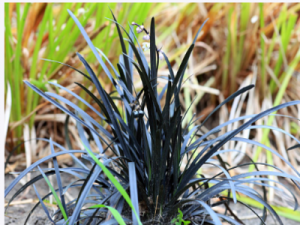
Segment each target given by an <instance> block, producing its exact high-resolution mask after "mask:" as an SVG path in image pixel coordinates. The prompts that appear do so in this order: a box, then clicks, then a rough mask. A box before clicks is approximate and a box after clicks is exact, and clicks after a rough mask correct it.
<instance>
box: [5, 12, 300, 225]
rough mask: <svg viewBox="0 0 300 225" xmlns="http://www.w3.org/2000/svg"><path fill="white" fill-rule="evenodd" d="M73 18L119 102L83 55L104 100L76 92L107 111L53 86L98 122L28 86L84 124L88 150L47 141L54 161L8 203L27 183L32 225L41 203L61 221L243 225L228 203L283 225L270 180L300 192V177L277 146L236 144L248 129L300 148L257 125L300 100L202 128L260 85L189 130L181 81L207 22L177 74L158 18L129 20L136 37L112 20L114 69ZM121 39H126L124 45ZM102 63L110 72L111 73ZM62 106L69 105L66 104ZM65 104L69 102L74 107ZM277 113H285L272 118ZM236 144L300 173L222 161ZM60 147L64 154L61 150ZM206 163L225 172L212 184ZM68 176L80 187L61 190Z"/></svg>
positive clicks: (54, 220) (51, 216) (73, 185)
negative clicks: (163, 69)
mask: <svg viewBox="0 0 300 225" xmlns="http://www.w3.org/2000/svg"><path fill="white" fill-rule="evenodd" d="M69 14H70V16H71V17H72V18H73V19H74V21H75V23H76V24H77V26H78V28H79V29H80V31H81V33H82V35H83V36H84V38H85V40H86V41H87V43H88V45H89V47H90V48H91V50H92V51H93V53H94V55H95V56H96V58H97V60H98V61H99V63H100V65H101V67H102V68H103V70H104V71H105V73H106V75H107V76H108V77H109V79H110V81H111V82H112V84H113V86H114V87H115V90H116V92H117V93H118V94H119V96H118V99H116V98H113V97H112V96H111V95H110V94H109V93H107V92H106V91H105V90H104V88H103V86H102V85H101V83H100V82H99V80H98V79H97V76H96V74H95V73H94V71H93V70H92V69H91V67H90V66H89V64H88V62H86V60H85V59H84V58H83V57H82V56H81V55H80V54H79V53H77V56H78V57H79V59H80V60H81V62H82V63H83V64H84V66H85V68H86V71H87V73H84V72H82V71H79V70H77V69H75V68H73V69H75V70H76V71H77V72H79V73H80V74H81V75H83V76H85V77H86V78H87V79H89V80H90V82H91V85H94V86H95V88H96V90H97V92H98V93H97V94H96V95H95V94H94V93H92V92H91V91H90V89H89V88H88V87H85V86H83V85H82V84H80V83H77V85H79V86H80V87H81V88H82V89H83V90H84V91H85V92H86V93H87V94H88V95H89V96H90V97H91V98H92V99H93V100H94V101H95V103H96V104H97V105H98V106H99V109H100V110H101V111H99V110H97V109H95V108H94V107H93V106H92V105H90V104H89V103H88V102H86V101H85V100H84V99H82V98H81V97H80V96H78V95H77V94H75V93H73V92H72V91H70V90H68V89H66V88H64V87H63V86H61V85H59V84H56V83H51V84H52V85H54V86H56V87H58V88H60V89H63V90H65V91H67V92H68V93H69V94H71V95H72V96H74V97H75V98H77V99H78V101H81V102H83V103H84V104H85V105H86V106H87V107H89V108H90V110H92V111H94V112H95V113H96V114H97V115H98V116H99V119H98V120H100V121H101V123H99V122H97V121H96V120H95V119H93V118H92V117H91V116H90V115H88V114H87V113H86V112H85V111H83V110H82V109H80V108H79V107H78V106H77V105H76V104H74V103H72V102H71V101H69V100H67V99H66V98H63V97H61V96H60V95H58V94H56V93H50V92H46V93H44V92H42V91H41V90H39V89H38V88H36V87H35V86H33V85H32V84H30V83H29V82H28V81H25V83H26V85H28V86H29V87H31V88H32V89H33V90H34V91H35V92H36V93H38V94H39V95H41V96H42V97H44V98H45V99H46V100H48V101H50V102H51V103H53V104H54V105H55V106H56V107H58V108H59V109H61V110H62V111H63V112H65V113H66V114H67V115H68V116H71V117H73V118H74V119H75V120H76V121H77V128H78V132H79V135H80V138H81V141H82V144H83V146H84V149H82V150H66V149H65V148H64V147H63V146H61V145H59V144H57V143H54V142H53V141H52V140H51V139H50V140H45V141H48V142H49V143H50V147H51V155H49V156H47V157H45V158H43V159H40V160H39V161H37V162H35V163H34V164H32V165H31V166H30V167H28V168H27V169H25V170H24V171H23V172H21V173H20V175H19V176H18V177H17V178H16V179H15V180H14V181H13V182H12V183H11V184H10V185H9V186H8V188H7V189H6V190H5V196H7V195H8V194H9V193H10V191H11V190H12V189H13V187H14V186H15V185H16V184H17V183H18V182H19V181H20V180H21V179H22V178H23V177H24V176H25V175H26V174H27V173H29V172H31V171H33V170H34V169H35V170H38V171H40V175H38V176H36V177H34V178H33V179H31V180H30V181H28V182H27V183H26V184H25V185H23V186H22V187H21V188H20V189H19V190H17V192H16V193H15V194H14V195H13V196H12V197H11V198H10V200H9V203H10V202H12V201H13V199H14V198H16V197H17V196H18V195H19V194H20V193H21V192H22V191H24V190H25V189H26V188H27V187H28V186H30V185H33V187H34V190H35V191H36V195H37V197H38V199H39V200H40V201H39V203H37V204H36V206H35V207H34V208H33V209H32V211H31V212H30V213H29V215H28V216H27V219H26V221H25V224H26V223H27V221H28V220H29V218H30V216H31V215H32V213H34V210H35V209H36V208H37V207H38V206H39V205H41V206H42V207H43V209H44V211H45V213H46V216H47V217H48V218H49V220H50V221H51V222H52V223H54V224H175V223H176V224H182V223H183V224H188V223H193V224H222V222H223V221H227V222H229V223H231V224H243V222H242V221H241V220H240V219H239V216H238V215H235V214H234V213H233V212H232V210H231V209H230V207H229V203H230V202H231V201H233V202H234V203H236V204H242V205H244V206H246V207H247V208H249V209H250V210H251V211H252V212H253V213H254V214H255V215H256V216H257V217H258V218H259V219H260V221H261V224H266V223H265V221H266V211H267V210H269V211H270V213H271V214H272V215H273V216H274V218H275V219H276V221H277V222H278V223H279V224H283V223H282V221H281V219H280V217H279V216H278V215H277V213H276V212H275V211H274V209H273V208H272V207H271V206H270V205H269V204H268V202H267V195H266V188H274V189H276V191H281V192H283V193H285V192H286V191H285V190H283V189H280V188H278V187H275V186H271V185H270V183H269V182H270V181H273V182H277V181H275V180H272V179H270V177H269V176H278V177H284V178H288V179H291V180H292V181H293V182H294V183H295V185H296V186H297V187H298V188H299V189H300V187H299V183H300V173H299V172H298V171H296V169H295V168H294V167H293V166H292V165H291V163H289V162H288V161H287V160H286V159H285V158H283V157H282V156H281V155H280V154H279V153H277V152H276V151H274V150H273V149H271V148H269V147H268V146H265V145H263V144H261V143H259V142H256V141H254V140H251V139H246V138H242V137H239V136H238V134H239V133H240V132H241V131H243V130H245V129H256V128H267V129H275V130H277V131H279V132H283V133H285V134H286V135H289V136H290V137H291V138H293V139H295V140H296V141H297V143H298V144H300V141H298V140H297V139H296V138H295V137H294V136H292V135H291V134H288V133H286V132H285V131H283V130H281V129H279V128H276V127H268V126H264V125H261V126H254V125H253V123H255V122H256V121H257V120H259V119H261V118H263V117H265V116H270V114H271V113H274V112H276V111H277V110H279V109H281V108H284V107H288V106H292V105H296V104H300V101H292V102H288V103H284V104H281V105H278V106H276V107H274V108H271V109H268V110H266V111H264V112H261V113H259V114H256V115H247V116H243V117H239V118H236V119H233V120H230V121H227V122H225V123H223V124H221V125H219V126H217V127H215V128H213V129H212V130H210V131H208V132H206V133H204V134H202V135H199V133H198V131H201V128H202V127H203V126H204V124H205V123H206V122H207V120H208V119H209V118H210V117H211V115H212V114H213V113H215V112H216V111H217V110H218V109H220V107H221V106H223V105H224V104H226V103H228V102H229V101H231V100H232V99H234V98H235V97H237V96H239V95H241V94H243V93H245V92H247V91H248V90H250V89H252V88H253V87H254V85H250V86H247V87H245V88H242V89H240V90H238V91H237V92H236V93H234V94H232V95H231V96H229V97H228V98H227V99H226V100H225V101H223V102H222V103H221V104H220V105H218V106H217V107H216V108H215V109H214V110H213V111H212V112H211V113H210V114H209V115H208V116H207V118H205V120H204V121H203V122H202V123H201V124H200V125H198V126H193V124H194V123H195V121H197V118H194V117H193V118H192V120H191V121H189V123H188V125H187V127H183V126H182V121H183V119H184V118H185V115H186V113H182V111H181V105H180V101H179V94H180V89H181V85H182V83H183V74H184V73H185V70H186V68H187V63H188V59H189V57H190V55H191V53H192V51H193V48H194V44H195V41H196V40H197V36H198V34H199V33H200V31H201V28H202V27H203V26H204V24H205V23H204V24H202V26H201V28H200V29H199V31H198V33H197V34H196V36H195V38H194V41H193V43H192V45H191V46H190V47H189V48H188V50H187V52H186V54H185V56H184V58H183V60H182V62H181V64H180V66H179V69H178V71H177V72H176V73H174V71H173V69H172V67H171V64H170V62H169V60H168V57H167V56H166V54H165V53H164V52H163V51H162V50H161V49H158V48H157V47H156V43H155V41H156V40H155V25H154V24H155V23H154V18H152V20H151V26H150V32H148V31H147V30H146V29H145V28H144V27H143V26H140V25H138V24H136V23H132V24H131V25H130V31H129V32H127V31H126V30H125V29H124V28H123V27H122V26H121V25H120V24H118V23H117V21H116V19H115V17H114V15H113V20H112V21H113V22H114V23H115V24H116V28H117V30H118V34H119V38H120V44H121V47H122V52H123V54H122V55H121V56H120V58H119V63H118V64H117V67H116V68H115V67H114V66H113V65H112V64H111V63H110V61H109V59H108V58H107V57H106V56H105V55H104V54H103V53H102V52H101V50H99V49H97V48H96V47H94V45H93V44H92V42H91V40H90V39H89V37H88V35H87V33H86V32H85V30H84V28H83V27H82V25H81V24H80V23H79V21H78V20H77V18H76V17H75V16H74V15H73V13H72V12H70V11H69ZM134 28H136V31H137V33H141V32H145V33H146V35H145V36H144V38H143V39H144V40H147V39H149V40H150V45H149V48H150V64H148V62H147V60H146V57H145V55H144V53H143V51H142V48H141V46H140V44H139V43H138V41H137V37H136V36H135V33H134ZM124 33H125V34H126V36H127V38H123V34H124ZM127 47H128V49H127ZM102 57H104V58H105V60H106V62H107V63H108V64H109V66H110V67H111V69H112V71H113V72H114V76H113V75H112V74H111V72H110V69H109V67H107V66H106V64H105V63H104V61H103V60H102ZM162 57H163V58H164V60H165V62H166V63H167V66H168V69H169V76H168V77H165V78H164V79H167V81H168V82H167V84H166V86H165V87H164V88H163V90H162V91H161V92H160V93H158V90H157V84H158V83H157V82H158V76H157V70H158V67H159V59H160V58H162ZM53 62H54V61H53ZM66 66H68V65H66ZM134 70H136V71H137V73H138V74H139V77H140V79H141V81H142V84H143V88H142V89H141V90H140V91H139V92H136V90H135V88H134V86H133V71H134ZM163 98H164V99H165V101H164V105H162V104H161V102H162V101H161V100H162V99H163ZM55 99H56V100H59V101H60V102H63V103H64V104H60V103H59V102H58V101H56V100H55ZM115 101H121V102H122V105H123V109H122V111H120V110H119V108H118V106H117V105H116V102H115ZM63 105H67V106H68V108H66V107H64V106H63ZM123 111H124V112H123ZM272 116H282V115H279V114H272ZM245 119H247V122H244V123H243V124H242V125H241V126H240V127H238V128H237V129H234V130H231V131H229V132H227V133H225V134H222V135H220V136H218V137H216V138H212V135H213V134H214V135H216V134H218V132H219V131H220V129H222V128H223V127H225V126H228V125H229V124H232V123H234V122H238V121H243V120H245ZM103 123H107V124H108V125H109V126H110V128H111V132H108V131H107V130H106V129H104V127H103ZM86 131H89V133H90V134H91V135H92V139H93V140H94V142H95V143H96V145H97V147H98V150H99V152H93V151H92V150H91V147H90V143H89V140H88V139H87V137H86V135H85V132H86ZM229 141H239V142H245V143H247V144H250V145H256V146H260V147H263V148H265V149H266V150H268V151H270V152H272V153H273V154H275V155H276V156H278V157H279V158H280V159H281V160H283V161H284V162H285V163H287V164H288V165H289V166H290V167H291V169H292V170H293V171H294V172H295V174H296V175H290V174H287V173H285V172H283V171H282V170H281V169H280V168H277V167H275V166H273V165H269V164H267V163H254V162H253V161H251V158H250V157H249V161H250V162H249V163H244V164H241V165H236V166H234V167H230V166H229V165H228V164H227V163H226V162H224V161H223V160H222V158H221V156H220V154H222V153H225V152H229V151H238V149H224V145H225V144H226V143H227V142H229ZM103 146H106V147H105V148H104V147H103ZM55 148H56V150H59V151H55ZM108 149H109V150H111V151H112V152H113V153H114V156H113V157H107V156H106V155H105V152H106V151H107V150H108ZM74 153H81V154H82V158H83V159H85V161H84V162H86V163H83V161H80V160H79V159H77V158H76V157H75V156H74ZM63 154H69V155H71V156H72V157H73V159H74V161H76V162H77V164H76V167H69V168H59V166H58V163H57V158H56V157H57V156H59V155H63ZM47 160H53V165H54V168H52V169H41V168H40V164H42V163H43V162H45V161H47ZM183 160H186V163H185V167H184V169H183V170H181V169H180V168H181V166H182V163H183ZM87 164H88V165H87ZM206 164H210V165H213V166H215V167H217V168H219V169H220V171H221V172H220V173H219V174H216V175H215V176H213V177H205V175H204V174H201V173H199V171H200V169H201V168H202V167H203V166H204V165H206ZM249 165H255V168H256V171H254V172H248V173H244V174H239V175H235V176H230V173H229V171H230V170H234V169H236V168H238V167H245V166H249ZM258 165H264V166H270V167H273V169H274V170H273V171H259V170H258ZM61 173H67V174H70V175H72V176H74V177H76V181H74V182H72V183H69V184H67V185H66V184H63V183H64V182H63V180H62V178H61ZM52 175H55V176H56V180H57V185H58V188H57V189H55V188H54V187H53V186H52V184H51V183H50V182H49V179H48V177H49V176H52ZM41 179H45V181H46V182H47V184H48V185H49V187H50V189H51V192H50V193H49V194H48V195H46V196H43V197H41V196H40V195H39V193H38V190H37V189H36V187H35V186H34V183H35V182H36V181H39V180H41ZM248 184H252V185H254V186H261V188H262V190H263V195H261V194H260V193H258V192H257V191H256V190H255V189H254V188H251V187H249V185H248ZM78 187H79V188H80V192H79V194H78V196H77V197H76V199H74V200H72V201H70V202H66V199H65V193H66V192H67V191H68V190H69V189H71V188H78ZM287 190H289V189H287ZM224 193H225V194H224ZM238 194H243V195H245V196H248V197H250V198H252V199H253V200H255V201H257V202H259V203H261V204H262V205H263V206H264V213H263V216H260V215H258V214H257V213H256V212H255V211H254V210H253V209H252V208H251V206H249V205H247V204H246V203H243V202H240V201H238V200H237V197H236V196H237V195H238ZM291 194H292V196H293V197H294V201H295V210H296V209H297V207H298V203H297V199H296V197H295V196H294V195H293V193H291ZM51 195H53V197H54V199H55V200H56V202H57V205H58V209H57V211H55V212H54V213H50V212H49V210H48V209H47V207H46V206H45V204H44V202H43V200H45V199H46V198H48V197H49V196H51ZM220 206H224V207H225V208H226V210H225V213H224V214H220V213H218V212H217V211H216V210H215V207H220Z"/></svg>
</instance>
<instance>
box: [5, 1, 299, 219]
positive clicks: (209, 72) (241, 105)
mask: <svg viewBox="0 0 300 225" xmlns="http://www.w3.org/2000/svg"><path fill="white" fill-rule="evenodd" d="M109 7H110V8H111V10H112V11H113V13H114V14H115V16H116V17H117V20H118V22H119V23H120V24H122V25H123V26H124V27H125V28H126V29H127V30H128V29H129V26H128V24H131V22H133V21H134V22H136V23H138V24H144V26H145V27H146V28H148V27H149V24H150V20H151V17H153V16H154V17H155V21H156V35H157V45H158V47H159V48H160V47H162V49H163V51H164V52H165V53H166V54H167V56H168V57H169V58H170V62H171V64H172V66H173V68H174V70H175V71H176V70H177V68H178V67H177V65H179V64H178V62H179V61H180V60H181V57H183V55H184V53H185V51H186V50H187V47H188V46H189V44H190V43H191V42H192V40H193V37H194V35H195V34H196V32H197V30H198V29H199V27H200V25H201V24H202V23H203V22H204V21H205V20H206V19H207V18H209V20H208V22H207V23H206V25H205V26H204V28H203V30H202V31H201V34H200V35H199V38H198V40H197V42H196V45H195V46H196V47H195V50H194V52H193V57H192V59H191V60H190V62H189V67H188V69H187V71H186V74H185V78H184V80H185V82H184V85H183V90H182V98H181V101H182V105H183V106H184V110H185V109H187V108H188V107H189V105H190V104H191V102H192V101H194V103H193V105H192V107H191V110H190V111H189V113H188V116H187V120H186V121H188V120H189V119H190V118H191V117H192V116H193V114H194V113H195V114H196V116H200V115H203V116H204V117H203V118H205V116H206V115H208V114H209V113H210V112H211V111H212V110H213V109H214V108H215V107H216V106H217V105H218V103H219V101H220V100H222V99H224V98H226V97H228V96H229V95H230V94H232V93H233V92H235V91H236V90H237V89H239V88H240V87H242V86H245V85H248V84H250V83H254V84H255V85H256V88H255V91H251V92H250V94H249V95H243V96H241V98H238V99H237V100H235V101H233V102H231V103H230V104H228V105H227V106H224V107H222V109H221V110H220V112H219V114H217V115H216V116H215V117H214V118H213V120H211V123H210V125H209V126H208V127H207V128H208V129H211V128H212V127H213V126H215V125H217V124H218V123H219V121H223V122H224V121H226V120H229V119H232V118H234V117H237V116H240V115H245V114H255V113H258V112H261V111H262V110H264V109H266V108H269V107H272V106H274V105H278V104H280V103H283V102H287V101H291V100H296V99H297V100H299V99H300V88H299V87H300V50H299V49H300V4H299V3H289V4H288V3H62V4H61V3H5V124H4V126H5V130H6V133H5V137H4V138H6V146H5V151H6V153H5V154H6V157H7V156H9V155H10V153H12V152H13V150H14V149H16V146H18V144H20V148H18V149H17V151H15V153H13V154H12V155H11V156H10V158H9V162H10V163H9V164H8V166H7V168H6V172H10V171H14V170H15V169H16V168H21V167H24V166H26V165H29V164H30V163H32V162H34V161H36V160H38V159H39V158H41V157H43V156H45V155H47V154H49V146H47V144H46V143H45V142H43V141H42V140H34V141H30V142H25V144H23V143H22V141H24V140H30V139H34V138H36V137H39V138H50V137H52V139H53V140H54V141H56V142H58V143H59V144H62V145H64V146H67V147H69V148H73V149H74V148H78V147H80V146H81V145H80V141H79V137H78V134H77V132H76V126H75V123H74V121H72V120H70V121H68V120H67V118H66V116H65V115H64V114H63V113H62V112H61V111H60V110H58V109H57V108H55V107H54V106H53V105H51V104H49V103H48V102H46V101H44V100H43V99H41V98H40V97H39V96H38V95H37V94H35V93H34V92H33V91H32V90H31V89H28V88H27V87H26V86H24V84H23V80H30V82H32V83H33V84H34V85H36V86H37V87H39V88H40V89H42V90H44V91H50V92H56V91H57V90H53V89H52V88H51V87H50V86H49V85H47V82H48V81H50V80H52V81H57V82H58V83H59V84H61V85H62V86H64V87H66V88H68V89H71V90H72V91H74V92H76V93H78V94H79V95H81V97H83V98H85V99H87V100H88V101H89V102H90V103H91V104H92V105H93V104H94V103H93V102H92V100H91V99H89V97H88V96H85V95H84V93H83V92H81V90H80V89H78V86H76V85H74V82H80V83H82V84H84V85H85V86H86V87H89V82H88V80H86V79H83V76H81V75H79V73H78V72H75V71H74V70H73V69H71V68H69V67H67V66H64V65H62V64H60V63H56V62H52V61H45V60H42V59H43V58H45V59H51V60H55V61H58V62H62V63H65V64H68V65H70V66H72V67H74V68H76V69H79V70H83V66H82V65H81V63H80V62H79V60H78V58H77V57H76V54H75V53H76V52H80V54H82V55H84V56H85V57H86V60H87V61H88V62H89V63H90V65H92V67H93V69H94V70H95V71H97V74H98V77H99V79H100V81H101V83H106V84H107V85H105V88H106V91H108V92H113V91H114V90H113V88H112V85H111V83H110V82H109V79H108V78H107V77H106V76H105V75H104V73H103V71H102V69H101V67H100V66H99V64H98V62H97V61H96V58H95V56H94V55H93V54H92V52H91V50H90V49H89V48H88V46H87V44H86V42H85V41H84V39H83V37H82V36H81V34H80V31H79V29H78V28H77V27H76V25H75V23H74V21H73V20H72V19H71V18H70V16H69V14H68V13H67V9H70V10H71V11H72V12H73V13H74V14H75V15H76V16H77V17H78V18H79V20H80V22H81V23H82V24H83V25H84V27H85V29H86V31H87V33H88V34H89V36H90V38H91V39H92V41H93V43H94V45H95V46H96V47H98V48H99V49H101V50H102V51H103V52H104V54H105V55H106V56H107V57H108V58H109V59H110V61H111V62H112V63H113V64H116V62H117V61H118V59H119V55H120V53H121V46H120V44H119V42H118V36H117V31H116V29H115V25H114V24H113V23H112V22H111V21H109V20H108V19H107V18H109V19H111V18H112V16H111V13H110V10H109ZM138 37H139V38H140V39H139V40H140V42H143V41H142V36H141V35H140V36H138ZM147 54H148V53H147V52H146V55H147ZM148 55H149V54H148ZM167 73H168V70H167V67H166V63H165V62H164V61H161V62H160V71H159V74H158V75H159V76H164V75H168V74H167ZM134 83H135V86H136V88H140V87H141V85H142V83H141V82H140V81H139V80H137V79H135V80H134ZM159 83H160V85H159V86H158V87H159V88H161V87H163V85H164V83H165V80H163V79H160V80H159ZM92 91H94V90H92ZM59 94H60V95H62V96H68V98H69V99H70V100H73V101H74V99H72V97H71V96H69V95H68V93H67V92H59ZM78 104H79V103H78ZM119 106H120V107H122V106H121V104H119ZM81 107H83V108H84V106H83V105H81ZM299 107H300V106H298V107H290V108H289V109H284V110H281V111H280V112H279V113H280V114H284V115H287V116H291V117H296V118H300V108H299ZM89 113H90V114H91V115H93V112H89ZM200 122H201V119H200ZM260 123H261V124H265V125H270V126H276V127H280V128H281V129H284V130H285V131H287V132H290V133H291V134H293V135H294V136H295V137H296V138H299V136H300V135H299V133H300V132H299V131H300V129H299V126H300V122H299V121H297V120H295V119H291V118H287V117H279V118H276V119H275V118H274V117H272V116H271V117H269V118H268V119H266V120H263V121H261V122H260ZM237 125H238V124H237ZM222 132H226V130H224V131H222ZM243 135H248V136H250V137H252V138H253V139H256V140H258V141H261V142H262V143H264V144H266V145H268V146H271V147H273V148H274V149H276V150H278V151H279V153H280V154H282V155H283V156H284V157H285V158H287V159H289V160H290V161H291V163H292V165H293V166H294V167H295V168H298V169H300V166H299V165H300V154H299V149H295V150H292V151H287V150H286V149H287V148H289V147H290V146H292V145H293V144H295V143H296V142H295V141H294V140H293V139H291V138H289V137H285V136H284V135H282V134H281V133H278V132H276V131H272V132H271V133H269V130H268V129H265V130H263V131H261V130H259V131H255V132H254V131H253V132H252V131H251V132H250V131H249V132H248V133H242V134H241V136H243ZM227 147H230V148H239V149H242V151H243V152H246V153H248V154H249V155H250V156H252V158H253V159H254V161H258V160H259V161H261V162H268V163H270V164H275V165H277V166H279V167H280V168H282V169H283V170H285V168H286V166H285V165H284V163H283V162H282V161H281V160H278V159H277V158H273V157H272V155H270V154H268V153H265V152H264V151H263V150H262V149H259V148H252V147H251V146H243V145H241V146H240V145H238V146H235V143H230V146H227ZM24 156H25V157H24ZM224 157H227V158H226V159H227V161H228V163H232V164H237V163H241V162H242V160H244V158H243V156H240V155H232V154H228V155H224ZM70 160H71V159H69V158H60V162H61V163H62V164H63V163H68V162H69V161H70ZM247 169H249V170H251V168H247ZM287 172H290V171H287ZM269 192H270V193H269V195H270V199H271V201H272V203H273V204H275V205H276V203H278V202H279V201H281V200H280V198H279V196H277V195H276V193H274V192H272V191H271V190H270V191H269ZM298 194H299V196H300V193H299V192H298ZM281 203H282V202H281ZM253 204H257V203H253ZM257 206H258V207H259V205H257ZM278 210H279V211H280V210H281V211H280V213H281V215H284V216H286V217H289V218H293V219H295V218H296V219H297V218H298V220H299V219H300V216H299V212H298V214H297V212H296V214H295V213H294V212H293V211H292V210H290V209H288V208H284V209H278ZM293 213H294V214H293Z"/></svg>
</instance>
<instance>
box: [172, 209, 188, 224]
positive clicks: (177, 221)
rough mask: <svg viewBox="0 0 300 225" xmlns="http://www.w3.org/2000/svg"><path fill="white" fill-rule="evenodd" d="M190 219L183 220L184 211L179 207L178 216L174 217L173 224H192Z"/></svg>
mask: <svg viewBox="0 0 300 225" xmlns="http://www.w3.org/2000/svg"><path fill="white" fill-rule="evenodd" d="M190 223H191V222H190V221H185V220H183V213H182V212H181V210H180V209H178V215H177V217H176V218H174V219H172V221H171V224H175V225H182V224H183V225H186V224H190Z"/></svg>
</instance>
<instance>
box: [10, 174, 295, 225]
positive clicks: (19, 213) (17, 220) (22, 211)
mask: <svg viewBox="0 0 300 225" xmlns="http://www.w3.org/2000/svg"><path fill="white" fill-rule="evenodd" d="M32 176H33V177H34V176H36V174H35V173H33V174H32ZM54 176H55V175H54ZM13 179H14V177H13V176H12V175H5V188H6V187H7V186H8V185H9V184H10V183H11V182H12V181H13ZM62 180H63V181H64V182H66V183H69V182H72V181H73V180H74V178H73V177H72V176H69V175H67V174H62ZM53 183H54V188H56V187H57V186H56V181H55V179H53ZM35 185H36V187H37V189H38V192H39V194H40V196H44V195H46V194H48V193H49V192H50V190H49V188H48V186H47V184H46V183H45V182H44V181H38V182H36V183H35ZM21 186H22V185H21V184H17V186H16V187H15V188H14V189H13V190H12V191H11V193H9V195H8V197H7V198H6V199H5V200H6V202H7V201H8V200H9V199H10V197H12V196H13V194H14V193H15V192H16V191H17V190H18V188H20V187H21ZM78 191H79V189H73V190H70V195H71V196H72V197H75V196H76V194H78ZM21 195H22V194H21ZM18 198H19V197H17V198H16V199H15V200H18ZM30 199H33V200H37V196H36V194H35V192H34V190H33V188H30V190H29V192H28V193H27V194H26V196H24V197H23V198H22V199H21V200H22V201H25V200H30ZM35 204H36V203H26V204H18V205H11V206H9V207H8V208H7V211H6V213H5V225H19V224H24V222H25V220H26V217H27V215H28V213H29V212H30V211H31V210H32V208H33V207H34V205H35ZM231 208H232V210H233V211H234V212H235V213H236V214H237V215H239V216H240V217H241V218H243V222H244V224H245V225H259V224H260V220H259V219H257V218H256V217H255V215H254V214H253V213H252V212H251V211H250V210H249V209H247V208H246V207H244V206H241V205H235V204H233V203H232V204H231ZM48 209H49V212H50V213H53V212H54V211H55V210H56V209H57V207H56V206H53V207H51V206H48ZM255 211H256V212H257V213H258V214H259V215H262V210H259V209H255ZM281 219H282V222H283V224H284V225H300V223H299V222H296V221H293V220H289V219H286V218H284V217H281ZM27 224H28V225H48V224H51V222H50V221H49V220H48V218H47V216H46V214H45V212H44V210H43V208H42V207H41V206H39V207H38V208H37V209H36V211H35V212H34V213H33V214H32V216H31V217H30V220H29V222H28V223H27ZM266 224H267V225H277V224H279V223H278V222H277V223H276V222H275V220H274V219H273V217H272V216H271V215H268V217H267V222H266Z"/></svg>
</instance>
